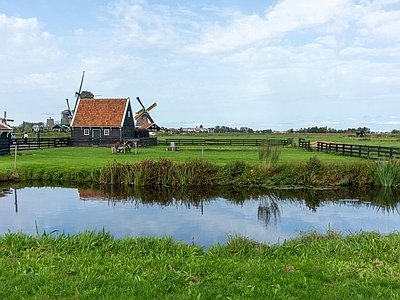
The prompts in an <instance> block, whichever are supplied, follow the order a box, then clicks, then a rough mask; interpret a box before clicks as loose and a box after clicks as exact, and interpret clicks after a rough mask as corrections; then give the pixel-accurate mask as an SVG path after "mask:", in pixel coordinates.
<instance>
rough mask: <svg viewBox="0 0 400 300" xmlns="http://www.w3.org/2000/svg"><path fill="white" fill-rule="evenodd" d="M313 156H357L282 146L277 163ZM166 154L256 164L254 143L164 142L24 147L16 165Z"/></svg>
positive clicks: (100, 162)
mask: <svg viewBox="0 0 400 300" xmlns="http://www.w3.org/2000/svg"><path fill="white" fill-rule="evenodd" d="M313 156H316V157H318V158H319V159H320V160H321V161H324V162H339V163H340V162H349V161H354V160H356V158H349V157H343V156H340V155H334V154H326V153H321V152H315V151H314V152H309V151H307V150H306V149H302V148H298V147H296V148H291V147H287V146H285V147H281V154H280V157H279V163H287V162H294V163H296V162H304V161H307V160H309V159H310V158H311V157H313ZM163 158H167V159H169V160H171V161H173V162H178V163H181V162H187V161H190V160H196V159H204V161H207V162H212V163H215V164H217V165H224V164H226V163H229V162H233V161H244V162H246V163H248V164H253V165H259V164H260V160H259V156H258V148H257V147H240V146H236V147H218V146H204V147H202V146H181V147H180V151H166V147H165V146H155V147H145V148H139V149H138V153H136V152H135V149H132V151H131V152H127V153H111V149H110V147H66V148H55V149H53V148H52V149H41V150H24V151H19V152H17V156H16V166H17V168H22V169H24V168H28V169H31V168H45V169H57V168H61V169H67V168H70V169H80V168H97V167H103V166H105V165H108V164H109V163H113V162H121V163H135V162H139V161H141V160H144V159H152V160H161V159H163ZM14 163H15V153H14V152H12V153H10V155H8V156H4V157H0V170H4V171H5V170H13V169H14Z"/></svg>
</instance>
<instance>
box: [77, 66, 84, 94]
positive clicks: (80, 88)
mask: <svg viewBox="0 0 400 300" xmlns="http://www.w3.org/2000/svg"><path fill="white" fill-rule="evenodd" d="M84 77H85V71H83V73H82V79H81V85H80V86H79V92H78V94H79V95H80V94H81V92H82V85H83V78H84Z"/></svg>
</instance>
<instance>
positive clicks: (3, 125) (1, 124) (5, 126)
mask: <svg viewBox="0 0 400 300" xmlns="http://www.w3.org/2000/svg"><path fill="white" fill-rule="evenodd" d="M11 129H12V128H11V127H10V126H8V125H6V124H4V123H1V122H0V130H11Z"/></svg>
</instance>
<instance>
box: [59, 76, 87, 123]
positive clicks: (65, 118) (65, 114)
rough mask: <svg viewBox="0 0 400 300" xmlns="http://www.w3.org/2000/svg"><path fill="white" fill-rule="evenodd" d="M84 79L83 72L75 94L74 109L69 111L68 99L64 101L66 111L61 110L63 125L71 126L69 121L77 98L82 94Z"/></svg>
mask: <svg viewBox="0 0 400 300" xmlns="http://www.w3.org/2000/svg"><path fill="white" fill-rule="evenodd" d="M84 77H85V71H83V73H82V79H81V84H80V85H79V91H78V92H75V98H76V100H75V105H74V109H73V110H71V107H70V106H69V101H68V99H65V100H66V102H67V109H65V110H63V111H62V112H61V124H65V125H70V124H71V120H72V117H73V116H74V112H75V110H76V105H77V104H78V101H79V98H80V97H81V93H82V85H83V78H84Z"/></svg>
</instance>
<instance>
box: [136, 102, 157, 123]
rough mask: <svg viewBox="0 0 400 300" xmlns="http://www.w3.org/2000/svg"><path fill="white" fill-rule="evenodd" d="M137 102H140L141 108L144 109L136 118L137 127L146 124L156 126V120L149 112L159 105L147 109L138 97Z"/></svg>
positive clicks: (154, 104)
mask: <svg viewBox="0 0 400 300" xmlns="http://www.w3.org/2000/svg"><path fill="white" fill-rule="evenodd" d="M136 100H137V101H138V102H139V104H140V106H141V107H142V109H141V110H139V111H138V112H137V113H136V116H135V120H136V126H137V127H140V126H142V125H145V124H149V125H151V124H154V120H153V118H152V117H151V116H150V114H149V111H150V110H152V109H153V108H154V107H156V106H157V103H155V102H154V103H153V104H152V105H150V106H149V107H148V108H147V109H146V107H145V106H144V105H143V103H142V101H140V98H139V97H136Z"/></svg>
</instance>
